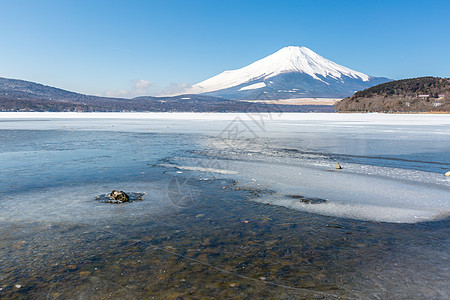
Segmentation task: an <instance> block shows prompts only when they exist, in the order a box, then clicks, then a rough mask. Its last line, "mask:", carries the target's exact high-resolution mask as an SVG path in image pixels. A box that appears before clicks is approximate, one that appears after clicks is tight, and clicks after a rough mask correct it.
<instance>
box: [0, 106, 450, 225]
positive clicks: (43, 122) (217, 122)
mask: <svg viewBox="0 0 450 300" xmlns="http://www.w3.org/2000/svg"><path fill="white" fill-rule="evenodd" d="M0 129H9V130H13V129H24V130H26V129H35V130H50V129H55V130H61V131H73V130H75V131H86V130H89V131H105V132H108V131H123V132H153V133H157V134H158V133H159V134H165V133H172V134H178V135H180V134H181V135H183V134H186V135H189V137H190V138H192V137H193V136H195V137H197V138H198V139H199V140H202V137H204V136H208V137H209V140H210V141H208V142H207V143H206V144H205V145H204V146H205V147H209V148H212V149H213V150H216V157H214V158H212V157H211V158H210V159H215V160H220V159H222V158H225V157H226V164H227V166H226V167H224V168H219V167H216V166H214V167H209V169H215V170H216V169H223V170H230V171H231V172H229V171H227V173H236V174H222V175H221V176H228V177H231V178H236V179H238V180H239V181H240V184H248V185H252V184H253V186H254V187H258V188H268V189H273V190H275V191H276V192H277V196H273V195H272V196H270V197H269V198H262V199H260V201H265V202H271V203H272V204H277V205H282V206H286V207H289V208H294V209H299V210H306V211H310V212H314V213H320V214H324V215H334V216H342V217H351V218H357V219H364V220H375V221H389V222H417V221H423V220H431V219H434V218H437V217H442V216H446V215H448V212H449V211H450V189H449V187H450V178H446V177H444V176H443V174H438V173H433V172H430V171H428V172H423V171H417V170H412V169H408V168H407V166H406V167H405V166H404V167H405V168H403V169H401V168H395V167H380V166H369V165H366V164H364V163H359V164H348V165H344V169H343V170H340V171H334V172H328V171H326V169H330V167H329V166H326V165H327V164H329V165H331V166H332V165H333V163H335V162H334V161H331V163H330V160H329V159H330V158H329V157H328V158H327V157H326V154H327V153H328V152H330V153H341V154H346V155H347V154H352V155H363V156H364V155H384V156H393V155H414V157H415V158H417V159H418V161H420V160H421V157H423V155H424V154H423V153H425V154H426V153H427V152H429V153H430V155H431V156H436V158H435V159H436V160H437V162H439V163H441V166H446V164H449V163H450V162H449V161H448V160H446V159H447V158H448V155H445V153H448V149H449V148H450V116H449V115H409V114H408V115H386V114H286V113H285V114H279V113H271V114H269V113H265V114H264V113H262V114H254V113H248V114H245V113H242V114H222V113H200V114H199V113H0ZM235 134H240V135H241V136H239V137H235V136H234V135H235ZM280 137H282V138H284V139H285V140H286V141H299V142H298V143H297V144H301V147H303V148H304V149H306V150H308V151H310V152H312V153H317V155H316V156H317V158H316V160H315V161H314V162H313V163H312V164H311V159H309V160H308V161H307V159H306V158H302V157H294V158H292V157H287V156H280V157H276V158H274V157H271V156H270V155H269V152H264V151H265V149H264V148H263V147H260V148H258V147H256V148H255V149H251V148H252V147H253V146H254V145H257V146H258V145H260V143H262V142H261V140H263V139H267V140H271V139H274V138H280ZM149 138H150V136H149ZM169 138H170V137H169ZM211 141H212V142H211ZM161 147H164V145H161ZM181 148H182V147H180V149H181ZM169 150H170V149H169ZM185 150H186V151H189V150H191V149H187V148H186V149H185ZM180 151H181V150H180ZM180 155H181V157H182V156H183V154H180ZM7 156H8V155H6V156H5V159H6V157H7ZM310 156H311V157H313V156H314V155H310ZM321 156H324V158H323V159H322V158H321ZM243 157H247V158H248V159H244V158H243ZM330 157H332V156H330ZM250 158H253V159H250ZM207 159H208V158H207ZM327 159H328V160H327ZM439 159H441V160H439ZM175 162H176V163H177V164H179V165H182V166H185V167H184V168H185V170H186V171H189V170H187V169H189V168H190V170H192V171H194V172H199V171H208V170H207V169H208V163H205V162H202V163H198V162H197V163H196V162H195V161H191V162H190V163H184V162H183V159H181V160H180V161H175ZM293 162H295V165H293ZM418 163H420V162H418ZM200 168H203V169H200ZM331 168H332V167H331ZM210 171H211V170H210ZM216 173H217V174H220V173H221V172H216ZM222 173H223V172H222ZM237 173H238V174H237ZM95 190H98V189H95ZM136 191H137V192H142V191H144V192H145V190H136ZM55 193H56V192H55ZM92 193H94V194H95V192H94V189H92V192H91V193H90V194H92ZM64 194H67V191H64ZM286 194H303V195H304V196H308V197H319V198H324V199H328V200H329V201H328V202H327V203H325V204H304V203H300V202H298V201H297V202H296V201H294V200H293V199H287V198H285V197H284V195H286ZM49 197H50V198H51V199H53V198H52V197H54V199H55V204H56V198H57V197H58V196H57V194H54V196H49ZM28 199H32V196H30V197H29V198H28ZM71 199H73V198H71ZM77 201H78V200H77ZM77 201H75V202H73V203H72V204H75V203H80V202H77ZM11 203H13V202H10V203H9V204H11ZM15 203H16V204H15V205H16V207H22V208H24V209H26V208H27V206H26V205H25V204H23V205H22V204H20V203H21V201H17V199H15ZM2 205H3V208H4V207H5V206H4V202H2ZM21 205H22V206H21ZM33 205H35V206H34V207H35V208H36V209H37V210H40V211H41V212H42V213H43V214H44V215H45V214H48V212H47V211H46V210H47V209H50V207H51V206H50V207H47V208H46V207H42V206H39V205H38V202H36V203H35V204H33ZM143 205H144V204H143ZM130 207H132V206H130ZM6 209H7V210H8V211H9V212H11V213H13V212H16V213H19V212H20V209H18V210H17V211H13V208H6ZM76 209H82V208H81V206H77V207H76ZM127 209H128V208H127ZM73 210H75V208H74V209H73ZM29 211H30V212H31V209H29ZM62 215H67V217H68V218H69V217H71V216H70V213H69V211H68V210H67V212H66V213H64V212H62ZM88 215H89V212H88ZM2 216H3V217H4V218H10V216H8V214H2Z"/></svg>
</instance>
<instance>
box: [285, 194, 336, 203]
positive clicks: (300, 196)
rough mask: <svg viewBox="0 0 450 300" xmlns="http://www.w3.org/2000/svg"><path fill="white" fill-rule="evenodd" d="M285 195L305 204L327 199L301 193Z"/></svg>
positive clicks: (322, 201)
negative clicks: (305, 195)
mask: <svg viewBox="0 0 450 300" xmlns="http://www.w3.org/2000/svg"><path fill="white" fill-rule="evenodd" d="M286 197H289V198H292V199H298V200H299V201H300V202H303V203H306V204H320V203H325V202H327V201H328V200H326V199H322V198H307V197H304V196H302V195H286Z"/></svg>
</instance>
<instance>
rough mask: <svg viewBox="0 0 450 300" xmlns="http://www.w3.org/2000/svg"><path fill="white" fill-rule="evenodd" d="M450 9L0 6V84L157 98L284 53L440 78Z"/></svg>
mask: <svg viewBox="0 0 450 300" xmlns="http://www.w3.org/2000/svg"><path fill="white" fill-rule="evenodd" d="M449 12H450V1H444V0H443V1H411V0H410V1H401V0H398V1H393V0H391V1H362V0H361V1H337V0H335V1H300V0H299V1H283V0H278V1H264V0H259V1H244V0H241V1H233V0H228V1H225V0H224V1H214V0H209V1H200V0H199V1H189V0H185V1H182V0H180V1H174V0H164V1H132V0H128V1H113V0H109V1H93V0H91V1H84V0H72V1H69V0H54V1H49V0H40V1H35V0H0V16H1V17H0V77H7V78H17V79H24V80H30V81H35V82H39V83H43V84H47V85H51V86H56V87H60V88H64V89H67V90H71V91H77V92H82V93H88V94H95V95H118V96H124V97H132V96H135V95H139V94H151V95H157V94H158V93H161V91H169V92H170V91H174V90H176V89H177V88H178V87H180V86H185V85H191V84H195V83H197V82H199V81H202V80H204V79H207V78H209V77H211V76H214V75H216V74H218V73H220V72H222V71H224V70H227V69H236V68H240V67H243V66H245V65H247V64H249V63H251V62H253V61H255V60H258V59H261V58H263V57H265V56H267V55H269V54H271V53H273V52H276V51H277V50H279V49H280V48H282V47H284V46H290V45H295V46H306V47H308V48H310V49H311V50H313V51H315V52H317V53H318V54H320V55H322V56H324V57H325V58H328V59H330V60H332V61H334V62H336V63H338V64H341V65H344V66H346V67H349V68H352V69H354V70H357V71H360V72H363V73H366V74H369V75H373V76H385V77H389V78H393V79H401V78H410V77H417V76H428V75H431V76H440V77H450V17H449Z"/></svg>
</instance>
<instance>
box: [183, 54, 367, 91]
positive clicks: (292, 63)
mask: <svg viewBox="0 0 450 300" xmlns="http://www.w3.org/2000/svg"><path fill="white" fill-rule="evenodd" d="M291 72H296V73H302V74H306V75H309V76H311V77H312V78H314V79H316V80H319V81H323V78H324V77H331V78H333V79H340V78H341V77H342V76H347V77H350V78H354V79H358V80H362V81H368V80H369V78H370V76H368V75H366V74H364V73H361V72H357V71H354V70H351V69H349V68H347V67H344V66H341V65H339V64H336V63H334V62H332V61H330V60H328V59H326V58H324V57H322V56H320V55H318V54H317V53H315V52H314V51H312V50H310V49H308V48H306V47H297V46H289V47H284V48H282V49H280V50H278V51H277V52H275V53H273V54H271V55H269V56H267V57H265V58H263V59H261V60H258V61H256V62H254V63H252V64H250V65H248V66H246V67H243V68H241V69H237V70H232V71H225V72H222V73H221V74H219V75H217V76H214V77H212V78H210V79H207V80H205V81H202V82H200V83H198V84H195V85H194V86H193V87H192V89H191V90H190V91H189V92H191V93H208V92H213V91H217V90H222V89H228V88H231V87H234V86H238V85H241V84H244V83H247V82H248V83H250V82H252V81H255V80H266V79H269V78H271V77H275V76H277V75H279V74H283V73H291ZM319 76H320V77H319ZM323 82H324V81H323ZM260 86H261V85H260Z"/></svg>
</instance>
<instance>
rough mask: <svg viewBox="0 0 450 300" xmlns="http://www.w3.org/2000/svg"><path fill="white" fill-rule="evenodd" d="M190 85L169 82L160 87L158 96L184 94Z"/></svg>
mask: <svg viewBox="0 0 450 300" xmlns="http://www.w3.org/2000/svg"><path fill="white" fill-rule="evenodd" d="M191 87H192V85H190V84H188V83H185V82H181V83H179V82H171V83H170V84H169V86H167V87H165V88H164V89H162V90H161V91H160V93H159V95H160V96H176V95H181V94H185V93H186V92H187V91H188V90H189V89H190V88H191Z"/></svg>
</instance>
